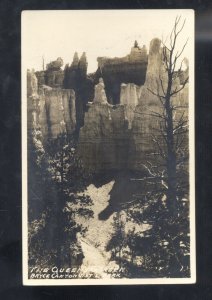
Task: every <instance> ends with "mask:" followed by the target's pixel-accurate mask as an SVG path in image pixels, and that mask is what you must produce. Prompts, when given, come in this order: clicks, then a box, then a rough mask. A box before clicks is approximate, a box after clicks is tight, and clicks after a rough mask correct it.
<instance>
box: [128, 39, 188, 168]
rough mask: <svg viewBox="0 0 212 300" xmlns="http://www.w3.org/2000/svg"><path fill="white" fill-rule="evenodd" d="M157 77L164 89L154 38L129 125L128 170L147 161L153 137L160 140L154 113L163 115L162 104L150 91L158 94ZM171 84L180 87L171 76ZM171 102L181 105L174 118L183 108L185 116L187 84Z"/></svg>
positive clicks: (153, 147) (159, 50) (158, 45)
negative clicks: (172, 82) (142, 82)
mask: <svg viewBox="0 0 212 300" xmlns="http://www.w3.org/2000/svg"><path fill="white" fill-rule="evenodd" d="M159 78H160V79H161V80H162V82H163V87H164V90H165V89H166V87H167V72H166V71H165V65H164V61H163V56H162V47H161V41H160V40H159V39H157V38H155V39H153V40H152V41H151V43H150V50H149V56H148V66H147V73H146V80H145V84H144V85H143V86H141V89H140V98H139V101H138V105H137V106H136V109H135V115H134V120H133V124H132V133H131V141H130V152H131V153H133V155H131V156H130V157H129V167H130V168H132V169H136V170H140V169H142V165H143V163H144V162H145V161H147V160H151V158H152V157H153V155H152V154H153V153H155V152H156V148H157V145H156V143H155V142H154V138H153V136H154V137H156V138H157V139H158V140H161V141H162V140H163V139H162V137H161V133H160V131H159V129H160V126H161V125H160V124H161V119H160V118H159V117H158V114H159V115H162V114H163V106H162V104H161V103H160V101H159V99H158V97H157V96H155V95H154V94H153V93H152V92H154V93H156V94H157V93H159V94H162V87H161V84H160V79H159ZM174 86H178V87H180V79H179V77H177V78H176V79H175V82H174V84H173V87H174ZM173 103H174V104H175V105H180V106H181V108H179V109H178V110H177V113H176V115H175V120H177V119H178V118H179V117H180V116H181V114H182V111H184V110H185V114H184V118H187V113H188V111H187V110H188V109H187V106H188V87H187V86H186V87H185V88H184V89H183V90H182V91H181V92H180V93H179V94H177V95H176V97H175V98H174V99H173Z"/></svg>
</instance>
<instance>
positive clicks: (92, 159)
mask: <svg viewBox="0 0 212 300" xmlns="http://www.w3.org/2000/svg"><path fill="white" fill-rule="evenodd" d="M103 88H104V85H103V80H100V83H99V84H97V85H96V87H95V98H94V99H95V101H93V103H91V102H90V103H89V104H88V106H89V109H88V112H86V113H85V120H84V126H83V127H82V128H81V129H80V136H79V145H78V153H79V155H80V156H81V157H82V158H83V163H84V165H85V167H86V168H91V169H94V170H98V171H100V170H112V169H116V170H122V169H125V168H126V163H127V157H128V142H129V130H128V120H127V119H126V114H125V107H124V105H117V106H113V105H110V104H108V102H107V99H105V95H104V91H103Z"/></svg>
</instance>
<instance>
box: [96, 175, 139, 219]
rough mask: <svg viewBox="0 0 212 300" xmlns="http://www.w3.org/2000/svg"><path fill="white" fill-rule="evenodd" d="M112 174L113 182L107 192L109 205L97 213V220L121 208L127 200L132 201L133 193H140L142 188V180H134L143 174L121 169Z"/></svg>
mask: <svg viewBox="0 0 212 300" xmlns="http://www.w3.org/2000/svg"><path fill="white" fill-rule="evenodd" d="M114 175H115V176H114V177H111V180H115V183H114V185H113V187H112V189H111V191H110V193H109V195H110V200H109V205H108V206H107V207H106V208H105V209H104V210H103V211H102V212H100V213H99V220H107V219H108V218H109V217H110V216H111V214H112V213H113V212H117V211H119V210H121V209H122V208H123V207H124V206H126V205H127V203H128V202H130V201H132V199H133V196H134V195H138V194H141V193H142V191H143V190H144V182H143V181H139V180H135V179H138V178H142V177H143V175H144V174H141V173H140V174H139V173H135V172H131V171H122V172H117V173H114ZM111 180H109V181H111ZM109 181H108V182H109ZM104 184H105V183H104Z"/></svg>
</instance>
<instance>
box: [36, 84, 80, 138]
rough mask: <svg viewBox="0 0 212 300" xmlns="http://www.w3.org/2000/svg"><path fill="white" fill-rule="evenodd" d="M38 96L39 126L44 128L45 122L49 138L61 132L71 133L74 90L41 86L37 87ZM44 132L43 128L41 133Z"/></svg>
mask: <svg viewBox="0 0 212 300" xmlns="http://www.w3.org/2000/svg"><path fill="white" fill-rule="evenodd" d="M39 97H40V101H41V103H42V105H41V107H40V115H39V122H40V124H41V128H45V127H46V126H45V123H47V127H48V135H49V137H51V138H56V137H57V136H58V135H59V134H60V133H62V132H67V133H68V134H71V133H72V132H73V131H74V129H75V124H76V116H75V95H74V92H73V91H72V90H63V89H50V88H46V87H43V88H40V89H39ZM46 134H47V132H46V130H45V129H44V131H43V135H44V136H46Z"/></svg>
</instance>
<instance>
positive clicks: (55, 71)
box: [36, 57, 64, 88]
mask: <svg viewBox="0 0 212 300" xmlns="http://www.w3.org/2000/svg"><path fill="white" fill-rule="evenodd" d="M62 66H63V60H62V58H60V57H58V58H57V60H55V61H52V62H50V63H49V64H47V66H46V70H45V71H38V72H36V77H37V78H38V86H42V85H47V86H50V87H52V88H62V87H63V80H64V72H63V70H62V69H61V67H62Z"/></svg>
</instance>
